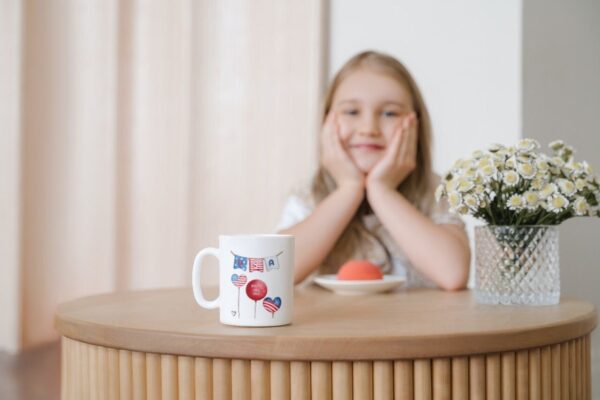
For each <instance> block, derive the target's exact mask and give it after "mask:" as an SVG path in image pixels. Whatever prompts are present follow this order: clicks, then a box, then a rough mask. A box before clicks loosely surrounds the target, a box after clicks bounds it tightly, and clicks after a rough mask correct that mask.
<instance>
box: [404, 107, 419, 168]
mask: <svg viewBox="0 0 600 400" xmlns="http://www.w3.org/2000/svg"><path fill="white" fill-rule="evenodd" d="M416 154H417V130H416V120H415V117H414V114H411V118H409V121H408V128H407V129H406V141H405V146H404V147H403V149H402V154H401V157H402V160H413V159H416Z"/></svg>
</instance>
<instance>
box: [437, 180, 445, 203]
mask: <svg viewBox="0 0 600 400" xmlns="http://www.w3.org/2000/svg"><path fill="white" fill-rule="evenodd" d="M443 195H444V184H441V185H439V186H438V187H437V188H436V189H435V201H440V199H441V198H442V196H443Z"/></svg>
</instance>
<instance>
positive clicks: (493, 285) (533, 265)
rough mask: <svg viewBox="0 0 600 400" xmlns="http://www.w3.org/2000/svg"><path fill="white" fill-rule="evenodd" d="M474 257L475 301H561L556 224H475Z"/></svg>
mask: <svg viewBox="0 0 600 400" xmlns="http://www.w3.org/2000/svg"><path fill="white" fill-rule="evenodd" d="M475 257H476V274H475V275H476V276H475V279H476V288H475V299H476V301H477V302H478V303H483V304H506V305H510V304H522V305H551V304H558V302H559V301H560V269H559V257H558V227H556V226H542V225H540V226H517V225H508V226H497V225H487V226H478V227H476V228H475Z"/></svg>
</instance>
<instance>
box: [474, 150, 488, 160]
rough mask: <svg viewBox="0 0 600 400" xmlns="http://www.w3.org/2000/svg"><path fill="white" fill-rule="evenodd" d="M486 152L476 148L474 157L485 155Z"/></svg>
mask: <svg viewBox="0 0 600 400" xmlns="http://www.w3.org/2000/svg"><path fill="white" fill-rule="evenodd" d="M484 154H485V153H484V152H483V151H481V150H475V151H474V152H473V154H472V156H473V158H480V157H483V155H484Z"/></svg>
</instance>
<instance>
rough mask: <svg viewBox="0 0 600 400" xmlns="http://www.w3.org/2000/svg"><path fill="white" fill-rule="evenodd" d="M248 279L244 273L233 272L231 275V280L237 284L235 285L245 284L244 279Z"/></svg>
mask: <svg viewBox="0 0 600 400" xmlns="http://www.w3.org/2000/svg"><path fill="white" fill-rule="evenodd" d="M247 280H248V278H246V275H236V274H234V275H233V276H232V277H231V282H232V283H233V284H234V285H235V286H237V287H239V288H240V287H242V286H244V285H245V284H246V281H247Z"/></svg>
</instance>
